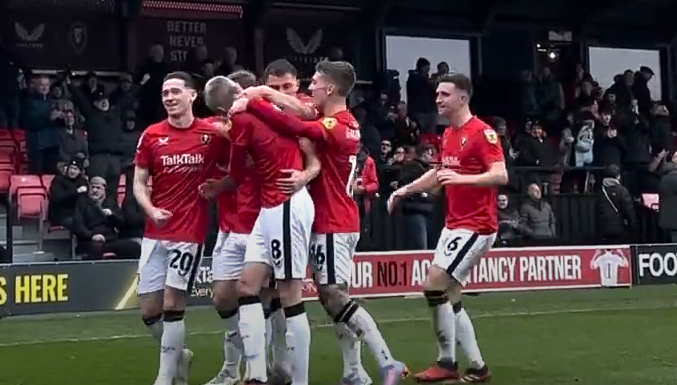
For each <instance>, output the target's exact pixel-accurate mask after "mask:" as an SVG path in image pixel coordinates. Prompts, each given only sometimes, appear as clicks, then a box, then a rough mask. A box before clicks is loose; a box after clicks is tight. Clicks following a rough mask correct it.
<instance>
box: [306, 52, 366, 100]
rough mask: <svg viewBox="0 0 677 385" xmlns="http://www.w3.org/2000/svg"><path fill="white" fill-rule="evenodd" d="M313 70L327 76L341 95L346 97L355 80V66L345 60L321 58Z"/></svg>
mask: <svg viewBox="0 0 677 385" xmlns="http://www.w3.org/2000/svg"><path fill="white" fill-rule="evenodd" d="M315 71H316V72H318V73H320V74H322V75H323V76H326V77H327V78H329V80H330V81H331V82H332V83H334V85H335V86H336V88H337V89H338V94H339V95H341V96H346V97H347V96H348V94H349V93H350V91H352V90H353V87H355V83H356V82H357V75H356V74H355V67H353V65H352V64H350V63H348V62H347V61H329V60H322V61H321V62H319V63H317V65H316V66H315Z"/></svg>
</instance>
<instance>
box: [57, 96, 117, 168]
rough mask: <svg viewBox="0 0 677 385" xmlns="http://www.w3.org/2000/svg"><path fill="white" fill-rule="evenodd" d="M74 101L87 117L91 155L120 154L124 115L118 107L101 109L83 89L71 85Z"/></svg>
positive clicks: (86, 128) (86, 127) (86, 126)
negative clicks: (84, 93)
mask: <svg viewBox="0 0 677 385" xmlns="http://www.w3.org/2000/svg"><path fill="white" fill-rule="evenodd" d="M68 89H69V90H70V92H71V94H72V95H73V101H74V102H75V104H76V105H77V106H78V108H79V109H80V112H81V113H82V116H84V117H85V124H84V127H85V130H86V131H87V141H88V142H89V153H90V155H95V154H109V155H110V154H119V152H120V149H119V143H120V135H121V134H122V124H123V123H122V116H121V115H120V111H118V110H117V109H116V108H110V109H109V110H108V111H101V110H99V109H98V108H96V107H94V105H93V104H92V102H91V101H89V99H88V98H87V96H86V95H83V93H82V90H80V89H79V88H78V87H75V86H73V85H70V86H69V87H68Z"/></svg>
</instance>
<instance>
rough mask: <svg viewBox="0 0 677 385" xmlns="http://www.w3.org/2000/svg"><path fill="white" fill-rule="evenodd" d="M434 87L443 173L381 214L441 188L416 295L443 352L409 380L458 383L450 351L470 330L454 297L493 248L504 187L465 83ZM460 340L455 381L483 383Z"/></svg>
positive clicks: (399, 194)
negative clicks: (461, 365) (438, 230)
mask: <svg viewBox="0 0 677 385" xmlns="http://www.w3.org/2000/svg"><path fill="white" fill-rule="evenodd" d="M438 81H439V85H438V87H437V107H438V109H439V112H440V114H442V115H444V116H446V117H447V118H448V119H449V122H450V126H449V127H448V128H447V129H446V130H445V131H444V136H443V144H442V154H441V157H442V165H443V168H442V169H440V170H436V169H432V170H430V171H428V172H427V173H425V174H424V175H423V176H421V177H420V178H419V179H417V180H416V181H414V182H412V183H411V184H408V185H406V186H404V187H401V188H399V189H398V190H396V191H395V192H394V193H393V194H392V195H391V197H390V199H389V201H388V210H390V211H392V210H393V208H394V207H395V204H396V203H397V201H398V200H400V199H402V198H404V197H406V196H409V195H412V194H419V193H422V192H424V191H427V190H431V189H434V188H436V187H437V186H439V185H442V186H444V187H445V195H446V199H447V208H446V210H447V212H446V220H445V222H446V223H445V228H444V230H442V234H441V235H440V240H439V242H438V244H437V248H436V250H435V255H434V257H433V262H432V265H431V266H430V271H429V272H428V277H427V279H426V281H425V282H424V284H423V289H424V291H423V294H424V295H425V297H426V300H427V301H428V306H429V307H430V308H431V309H432V310H433V323H434V325H435V329H436V330H435V331H436V333H437V335H438V336H442V337H443V339H444V340H445V343H443V344H441V347H442V348H443V349H444V350H445V351H443V352H442V354H441V356H440V358H439V359H438V361H437V363H436V364H435V365H433V366H432V367H431V368H429V369H428V370H426V371H424V372H421V373H419V374H417V375H416V379H417V380H418V381H419V382H437V381H444V380H457V379H459V375H458V364H457V361H456V351H455V350H456V344H455V343H453V342H454V341H456V340H457V337H456V333H457V326H458V329H459V330H461V329H464V330H468V329H469V328H472V323H470V318H468V317H463V316H462V317H458V318H457V319H455V316H454V314H455V313H456V312H455V311H454V308H453V306H452V303H453V304H456V303H460V300H461V289H462V287H463V285H464V284H465V282H466V281H467V280H468V277H469V275H470V273H471V271H472V268H473V266H474V265H475V264H476V263H477V261H479V259H480V258H481V257H482V256H483V255H484V254H485V253H486V252H487V251H488V250H489V249H490V248H491V245H492V244H493V243H494V240H495V238H496V231H497V228H498V220H497V213H496V210H497V207H496V186H497V185H504V184H506V183H507V182H508V173H507V171H506V169H505V162H504V158H503V151H502V149H501V144H500V143H499V140H498V136H497V135H496V132H495V131H494V130H493V129H491V127H489V126H488V125H487V124H486V123H484V122H483V121H481V120H480V119H478V118H476V117H474V116H473V115H472V113H471V112H470V108H469V106H468V103H469V101H470V97H471V96H472V83H471V82H470V79H469V78H468V77H467V76H465V75H462V74H458V73H454V74H449V75H444V76H442V77H440V78H439V79H438ZM450 301H451V303H450ZM460 310H461V309H459V313H460ZM462 314H465V312H464V311H463V312H462ZM466 315H467V314H466ZM456 321H458V323H457V322H456ZM466 335H467V336H468V338H465V340H463V339H462V340H459V342H460V343H461V344H463V345H464V348H465V350H466V351H467V352H468V353H469V355H470V357H469V359H470V361H471V363H472V366H471V367H470V368H468V369H467V371H466V373H465V375H464V376H463V377H462V378H460V380H461V381H463V382H485V381H487V380H488V379H489V378H490V376H491V374H490V372H489V369H488V368H487V366H486V365H485V364H484V362H483V361H482V357H481V355H480V351H479V348H478V347H477V342H476V340H475V339H474V332H473V333H472V336H473V338H470V337H469V333H466Z"/></svg>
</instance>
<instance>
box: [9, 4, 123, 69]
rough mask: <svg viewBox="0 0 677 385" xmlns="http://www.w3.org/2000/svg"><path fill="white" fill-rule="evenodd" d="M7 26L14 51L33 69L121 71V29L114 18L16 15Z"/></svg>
mask: <svg viewBox="0 0 677 385" xmlns="http://www.w3.org/2000/svg"><path fill="white" fill-rule="evenodd" d="M3 25H4V28H5V31H4V36H6V42H7V45H8V46H9V47H10V50H12V52H14V53H16V54H17V55H18V56H19V57H21V58H22V59H23V60H24V61H25V62H26V63H30V66H31V68H37V69H51V70H61V69H64V68H66V67H67V66H70V67H71V68H73V69H85V68H96V69H98V70H117V69H119V68H120V61H121V55H120V52H119V47H120V44H119V36H120V35H119V31H120V25H119V24H118V23H116V21H115V20H114V19H113V18H112V17H97V18H84V17H83V18H78V17H74V16H68V15H59V16H58V17H55V16H54V15H49V16H43V15H39V14H32V15H30V16H20V15H14V16H13V17H10V18H9V21H8V22H6V23H3Z"/></svg>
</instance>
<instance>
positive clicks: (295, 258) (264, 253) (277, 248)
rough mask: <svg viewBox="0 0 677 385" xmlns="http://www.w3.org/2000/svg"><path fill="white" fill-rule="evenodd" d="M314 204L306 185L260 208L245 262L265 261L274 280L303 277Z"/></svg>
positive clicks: (306, 261) (306, 265) (306, 266)
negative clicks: (277, 202)
mask: <svg viewBox="0 0 677 385" xmlns="http://www.w3.org/2000/svg"><path fill="white" fill-rule="evenodd" d="M314 217H315V206H314V205H313V200H312V199H311V198H310V194H308V190H306V188H305V187H304V188H302V189H301V190H299V191H297V192H296V193H295V194H294V195H292V196H291V198H290V199H289V200H288V201H286V202H284V203H283V204H281V205H279V206H276V207H271V208H262V209H261V212H260V213H259V216H258V218H256V222H255V223H254V229H253V230H252V233H251V235H250V236H249V240H248V242H247V251H246V253H245V258H244V261H245V263H266V264H268V265H270V266H271V267H272V268H273V274H274V275H275V279H277V280H286V279H303V278H305V277H306V269H307V268H308V248H309V246H310V230H311V228H312V226H313V218H314Z"/></svg>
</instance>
